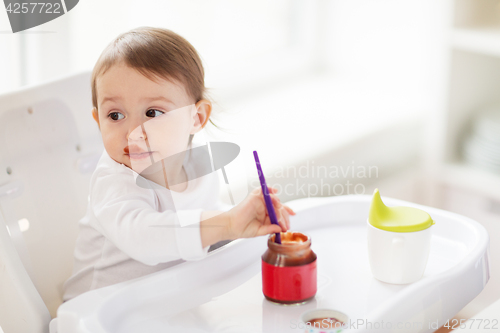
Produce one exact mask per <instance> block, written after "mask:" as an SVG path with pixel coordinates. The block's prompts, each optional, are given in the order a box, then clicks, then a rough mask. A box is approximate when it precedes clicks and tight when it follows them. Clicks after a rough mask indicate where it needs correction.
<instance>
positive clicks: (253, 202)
mask: <svg viewBox="0 0 500 333" xmlns="http://www.w3.org/2000/svg"><path fill="white" fill-rule="evenodd" d="M276 192H277V190H276V189H275V188H273V187H269V193H270V196H271V199H272V202H273V206H274V209H275V211H276V218H277V219H278V222H279V224H280V225H279V226H277V225H274V224H271V221H270V219H269V216H268V215H267V210H266V204H265V201H264V196H263V195H262V190H261V188H257V189H255V190H254V191H252V192H251V193H250V194H249V195H248V196H247V197H246V198H245V200H243V201H242V202H241V203H239V204H238V205H236V206H235V207H233V208H232V209H231V210H229V211H227V212H220V211H204V212H203V213H202V214H201V223H200V229H201V242H202V246H203V247H205V246H209V245H212V244H215V243H217V242H219V241H221V240H226V239H231V240H232V239H237V238H249V237H256V236H262V235H266V234H270V233H275V232H281V231H286V230H288V229H289V228H290V217H289V215H290V214H291V215H295V212H294V211H293V210H292V209H291V208H290V207H288V206H285V205H282V204H281V202H280V200H279V199H278V197H277V196H276Z"/></svg>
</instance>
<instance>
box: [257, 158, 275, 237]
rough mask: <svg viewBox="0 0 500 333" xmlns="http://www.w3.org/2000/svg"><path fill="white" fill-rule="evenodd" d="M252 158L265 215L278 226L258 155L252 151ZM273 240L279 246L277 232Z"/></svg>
mask: <svg viewBox="0 0 500 333" xmlns="http://www.w3.org/2000/svg"><path fill="white" fill-rule="evenodd" d="M253 157H254V158H255V165H257V172H258V173H259V180H260V186H261V187H262V194H263V195H264V201H265V202H266V207H267V213H268V214H269V219H270V220H271V223H273V224H276V225H277V226H279V223H278V219H277V218H276V212H275V211H274V207H273V202H272V200H271V196H270V195H269V189H268V188H267V184H266V179H265V178H264V173H263V172H262V168H261V166H260V161H259V155H257V151H255V150H254V151H253ZM275 235H276V236H275V237H274V240H275V242H276V243H278V244H281V234H280V233H279V232H277V233H276V234H275Z"/></svg>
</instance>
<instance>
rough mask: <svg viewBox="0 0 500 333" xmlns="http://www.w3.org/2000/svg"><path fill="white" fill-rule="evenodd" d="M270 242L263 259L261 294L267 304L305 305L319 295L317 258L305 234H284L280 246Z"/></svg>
mask: <svg viewBox="0 0 500 333" xmlns="http://www.w3.org/2000/svg"><path fill="white" fill-rule="evenodd" d="M275 237H276V236H275V234H272V235H270V236H269V238H268V240H267V246H268V249H267V251H266V252H265V253H264V254H263V255H262V291H263V293H264V296H265V297H266V299H267V300H269V301H271V302H276V303H281V304H297V303H305V302H307V301H309V300H311V299H312V298H313V297H314V295H316V289H317V273H316V258H317V257H316V254H315V253H314V252H313V250H312V249H311V238H310V237H309V236H307V235H305V234H303V233H300V232H295V231H287V232H282V233H281V244H278V243H276V242H274V238H275Z"/></svg>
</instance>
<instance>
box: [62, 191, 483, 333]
mask: <svg viewBox="0 0 500 333" xmlns="http://www.w3.org/2000/svg"><path fill="white" fill-rule="evenodd" d="M370 201H371V196H365V195H363V196H354V195H350V196H338V197H328V198H307V199H300V200H295V201H291V202H288V203H287V204H288V205H289V206H290V207H292V208H293V209H294V210H295V211H296V212H297V215H296V216H292V217H291V226H292V228H291V229H292V230H294V231H301V232H304V233H307V234H308V235H309V236H310V237H311V240H312V249H313V251H314V252H315V253H316V254H317V256H318V261H317V269H318V271H317V272H318V291H317V294H316V296H315V298H314V299H313V300H312V301H310V302H308V303H306V304H303V305H293V306H283V305H278V304H274V303H271V302H269V301H267V300H266V299H265V298H264V295H263V293H262V281H261V255H262V254H263V253H264V252H265V251H266V249H267V237H266V236H264V237H258V238H250V239H240V240H236V241H234V242H231V243H229V244H227V245H225V246H223V247H221V248H219V249H217V250H215V251H213V252H210V253H209V255H208V256H207V257H206V258H205V259H203V260H200V261H191V262H185V263H182V264H180V265H177V266H174V267H172V268H169V269H167V270H165V271H161V272H157V273H154V274H151V275H148V276H144V277H141V278H138V279H135V280H131V281H127V282H123V283H120V284H116V285H112V286H109V287H106V288H101V289H97V290H93V291H90V292H87V293H84V294H82V295H80V296H78V297H76V298H74V299H72V300H71V301H68V302H66V303H64V304H63V305H61V306H60V308H59V310H58V317H57V320H56V321H55V323H52V324H54V326H56V327H57V331H58V332H59V333H71V332H79V333H83V332H92V333H99V332H121V333H132V332H138V333H139V332H140V333H143V332H148V333H154V332H230V333H235V332H266V333H267V332H269V333H271V332H272V333H280V332H304V330H305V326H304V325H303V323H302V322H301V321H300V315H301V314H302V313H303V312H305V311H308V310H311V309H315V308H328V309H334V310H337V311H340V312H343V313H345V314H346V315H347V316H348V317H349V319H350V320H349V321H350V329H349V332H369V331H377V332H389V331H398V330H405V332H433V331H435V330H436V329H437V328H438V327H440V326H442V325H443V324H445V322H446V320H448V319H450V318H452V317H453V316H454V315H455V314H456V313H457V312H458V311H459V310H461V309H462V308H463V307H464V306H465V305H466V304H467V303H469V302H470V301H471V300H472V299H474V298H475V297H476V296H477V295H478V294H479V293H480V292H481V290H482V289H483V288H484V286H485V285H486V283H487V282H488V279H489V265H488V251H487V249H488V242H489V237H488V233H487V232H486V230H485V228H484V227H483V226H481V225H480V224H479V223H477V222H476V221H473V220H471V219H469V218H466V217H463V216H460V215H457V214H454V213H450V212H446V211H443V210H438V209H435V208H431V207H425V206H421V205H416V204H413V203H409V202H405V201H401V200H396V199H389V198H384V201H385V202H386V204H387V205H388V206H411V207H416V208H420V209H422V210H425V211H426V212H428V213H429V214H430V215H431V217H432V218H433V219H434V221H435V222H436V224H435V225H434V226H433V227H432V228H433V231H432V239H431V250H430V254H429V259H428V263H427V266H426V270H425V273H424V276H423V277H422V279H420V280H418V281H417V282H414V283H411V284H407V285H395V284H388V283H384V282H380V281H378V280H376V279H374V278H373V276H372V274H371V271H370V266H369V262H368V253H367V251H368V250H367V242H366V236H367V235H366V232H367V228H366V219H367V216H368V209H369V205H370ZM389 323H390V324H389ZM389 325H390V326H389Z"/></svg>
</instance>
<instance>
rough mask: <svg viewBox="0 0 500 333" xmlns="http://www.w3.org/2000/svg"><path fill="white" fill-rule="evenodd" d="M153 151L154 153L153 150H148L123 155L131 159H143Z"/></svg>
mask: <svg viewBox="0 0 500 333" xmlns="http://www.w3.org/2000/svg"><path fill="white" fill-rule="evenodd" d="M153 153H154V152H153V151H150V152H144V153H131V154H125V155H127V156H128V157H129V158H130V159H131V160H141V159H144V158H147V157H149V156H151V155H152V154H153Z"/></svg>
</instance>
